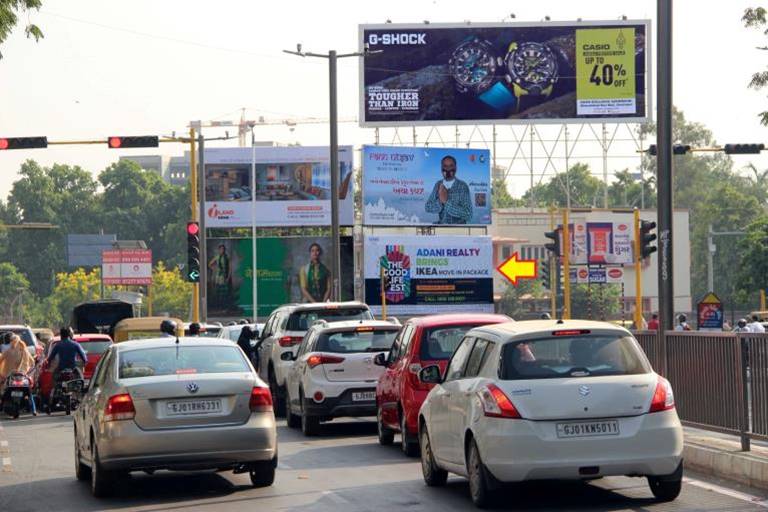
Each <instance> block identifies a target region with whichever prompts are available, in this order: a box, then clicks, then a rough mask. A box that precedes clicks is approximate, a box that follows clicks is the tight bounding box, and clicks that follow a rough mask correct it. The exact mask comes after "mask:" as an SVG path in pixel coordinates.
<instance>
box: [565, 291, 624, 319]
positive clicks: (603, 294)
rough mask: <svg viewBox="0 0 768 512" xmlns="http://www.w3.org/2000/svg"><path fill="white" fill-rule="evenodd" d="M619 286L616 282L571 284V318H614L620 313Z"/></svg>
mask: <svg viewBox="0 0 768 512" xmlns="http://www.w3.org/2000/svg"><path fill="white" fill-rule="evenodd" d="M620 300H621V287H620V286H619V285H616V284H593V285H591V286H590V285H587V284H577V285H572V286H571V318H580V319H586V320H615V319H617V318H618V316H619V313H621V304H620Z"/></svg>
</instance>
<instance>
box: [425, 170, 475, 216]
mask: <svg viewBox="0 0 768 512" xmlns="http://www.w3.org/2000/svg"><path fill="white" fill-rule="evenodd" d="M456 167H457V165H456V159H455V158H454V157H453V156H451V155H446V156H444V157H443V158H442V160H441V161H440V170H441V172H442V173H443V179H442V180H438V182H437V183H435V186H434V187H433V188H432V193H431V194H430V195H429V199H427V202H426V204H425V205H424V210H425V211H426V212H427V213H436V214H437V216H438V220H437V222H436V224H466V223H468V222H469V220H470V219H471V218H472V200H471V199H470V195H469V187H468V186H467V184H466V183H465V182H463V181H461V180H460V179H458V178H456Z"/></svg>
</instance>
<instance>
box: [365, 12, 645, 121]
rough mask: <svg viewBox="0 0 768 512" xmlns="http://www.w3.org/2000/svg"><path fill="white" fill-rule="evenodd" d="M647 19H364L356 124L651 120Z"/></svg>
mask: <svg viewBox="0 0 768 512" xmlns="http://www.w3.org/2000/svg"><path fill="white" fill-rule="evenodd" d="M649 36H650V22H648V21H590V22H581V21H580V22H546V23H504V24H499V23H471V24H470V23H463V24H435V23H432V24H429V25H426V24H390V23H388V24H380V25H361V26H360V28H359V37H360V49H361V51H362V50H363V49H364V48H367V49H369V50H371V51H377V52H378V51H380V53H373V54H371V55H368V56H366V58H365V59H364V60H363V65H362V66H361V68H360V84H361V89H362V90H361V93H360V120H361V122H360V124H361V125H362V126H387V125H403V124H410V125H414V124H425V125H435V124H441V123H442V124H479V123H487V124H491V123H499V122H502V121H503V122H521V123H522V122H529V120H536V122H547V121H549V122H557V123H564V122H579V121H590V120H598V121H601V122H603V121H617V122H618V121H622V122H624V121H647V120H648V119H647V113H648V112H650V110H651V105H650V98H649V97H648V94H650V87H648V81H649V76H648V73H647V70H648V68H649V67H650V52H649V51H646V50H647V44H646V41H647V37H649Z"/></svg>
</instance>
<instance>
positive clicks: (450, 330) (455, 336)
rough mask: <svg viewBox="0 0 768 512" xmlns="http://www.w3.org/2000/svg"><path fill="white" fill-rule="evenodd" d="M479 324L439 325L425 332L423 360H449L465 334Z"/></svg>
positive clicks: (422, 345) (422, 346)
mask: <svg viewBox="0 0 768 512" xmlns="http://www.w3.org/2000/svg"><path fill="white" fill-rule="evenodd" d="M475 327H477V324H466V325H452V326H451V327H438V328H436V329H431V330H429V331H426V332H425V333H424V336H423V337H422V338H421V349H420V350H421V354H420V356H421V360H422V361H430V360H438V361H447V360H448V359H450V358H451V356H452V355H453V353H454V351H455V350H456V347H458V346H459V343H461V340H462V339H463V338H464V335H465V334H466V333H467V331H469V330H470V329H473V328H475Z"/></svg>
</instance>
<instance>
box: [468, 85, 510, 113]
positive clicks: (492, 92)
mask: <svg viewBox="0 0 768 512" xmlns="http://www.w3.org/2000/svg"><path fill="white" fill-rule="evenodd" d="M477 98H478V99H479V100H480V101H482V102H483V103H485V104H486V105H488V106H489V107H491V108H493V109H495V110H500V111H504V110H509V109H511V108H512V107H514V106H515V104H516V103H517V98H515V96H514V95H513V94H512V92H511V91H510V90H509V89H508V88H507V86H505V85H504V84H503V83H502V82H500V81H499V82H496V83H495V84H493V86H491V87H489V88H488V89H487V90H485V91H483V92H482V93H481V94H479V95H478V96H477Z"/></svg>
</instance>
